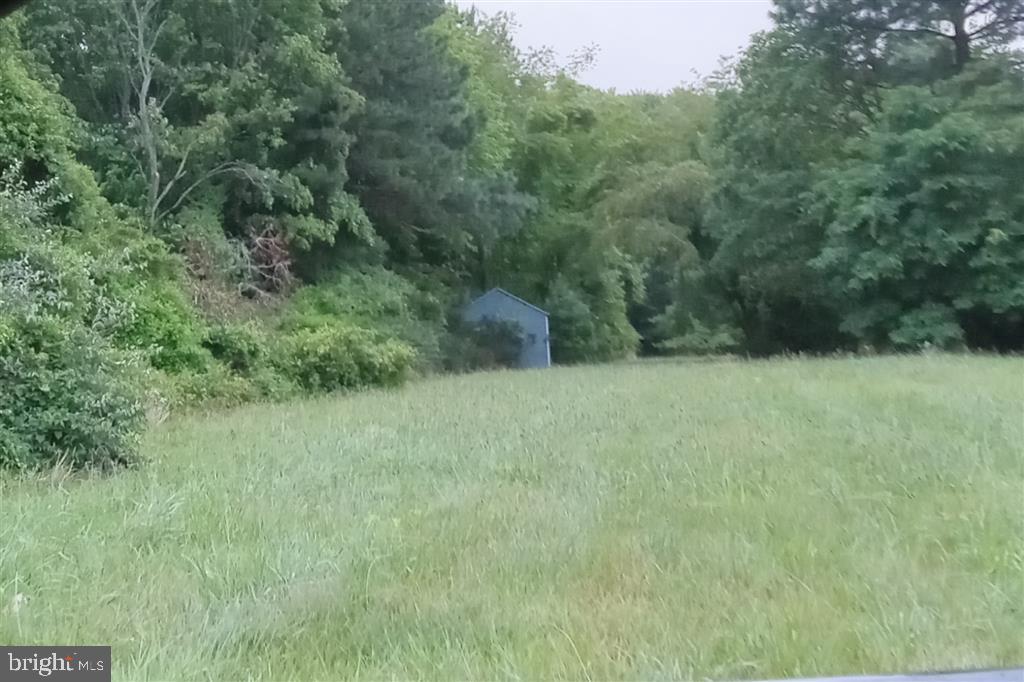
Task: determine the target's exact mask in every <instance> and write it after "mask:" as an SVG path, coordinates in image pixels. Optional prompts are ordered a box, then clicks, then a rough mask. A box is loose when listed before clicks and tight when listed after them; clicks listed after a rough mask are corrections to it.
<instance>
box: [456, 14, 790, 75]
mask: <svg viewBox="0 0 1024 682" xmlns="http://www.w3.org/2000/svg"><path fill="white" fill-rule="evenodd" d="M455 3H456V4H457V5H458V6H460V7H464V8H468V7H470V6H473V5H475V6H476V7H477V8H478V9H479V10H480V11H482V12H485V13H493V12H499V11H506V12H510V13H512V14H514V15H515V16H516V19H517V22H518V23H519V31H518V34H517V44H518V45H519V47H520V48H523V49H527V48H530V47H542V46H550V47H552V48H554V49H555V51H556V52H557V53H558V54H559V55H562V56H564V55H568V54H570V53H572V52H574V51H576V50H578V49H579V48H581V47H584V46H586V45H589V44H596V45H597V46H598V48H599V51H598V55H597V63H596V64H595V65H594V67H593V68H591V69H590V70H589V71H588V72H586V73H584V74H583V75H582V76H581V78H580V80H582V81H583V82H585V83H587V84H588V85H593V86H596V87H599V88H614V89H616V90H618V91H619V92H630V91H633V90H646V91H657V92H664V91H668V90H671V89H672V88H674V87H676V86H677V85H680V84H682V83H692V82H694V81H695V80H697V79H698V76H706V75H709V74H710V73H712V72H713V71H714V70H715V69H717V68H718V65H719V59H720V58H721V57H723V56H731V55H735V54H737V53H738V52H740V51H741V50H742V49H743V48H745V47H746V46H747V45H748V44H749V42H750V37H751V35H753V34H754V33H755V32H757V31H762V30H765V29H767V28H769V27H770V25H771V21H770V19H769V17H768V13H769V11H770V10H771V2H769V0H455Z"/></svg>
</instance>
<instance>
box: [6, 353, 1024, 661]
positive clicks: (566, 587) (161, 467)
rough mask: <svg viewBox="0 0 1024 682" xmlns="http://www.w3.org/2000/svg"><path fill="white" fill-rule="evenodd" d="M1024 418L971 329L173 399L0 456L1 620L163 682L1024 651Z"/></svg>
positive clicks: (18, 637) (1016, 380) (1011, 362)
mask: <svg viewBox="0 0 1024 682" xmlns="http://www.w3.org/2000/svg"><path fill="white" fill-rule="evenodd" d="M1022 443H1024V361H1022V360H1020V359H1014V358H985V357H973V358H971V357H951V356H928V357H917V358H879V359H861V360H780V361H772V362H749V363H743V362H728V361H720V362H709V363H671V362H659V363H642V364H635V365H629V364H627V365H616V366H605V367H582V368H572V369H558V370H552V371H546V372H521V373H497V374H482V375H474V376H467V377H455V378H442V379H436V380H431V381H425V382H422V383H419V384H416V385H412V386H410V387H408V388H406V389H404V390H401V391H398V392H391V393H389V392H375V393H368V394H363V395H358V396H352V397H348V398H334V399H324V400H320V401H311V402H302V403H295V404H289V405H284V406H258V407H252V408H247V409H242V410H237V411H233V412H229V413H222V414H211V415H209V416H193V417H189V418H183V419H179V420H175V421H173V422H171V423H168V424H165V425H163V426H161V427H159V428H157V429H155V430H154V431H153V432H152V433H151V434H150V435H149V436H148V437H147V439H146V442H145V451H146V453H147V454H148V457H149V459H150V461H149V463H148V464H147V465H146V466H145V467H143V468H141V469H140V470H137V471H131V472H124V473H120V474H118V475H116V476H113V477H108V478H102V477H92V478H84V479H83V478H72V479H61V477H59V476H54V477H36V478H31V479H25V478H20V479H16V478H12V477H11V476H7V477H6V479H0V496H2V497H0V500H2V502H0V504H2V508H0V642H18V643H78V644H83V643H90V644H107V643H109V644H112V645H113V647H114V665H115V676H116V677H119V678H122V679H160V680H165V679H210V680H226V679H264V680H270V679H273V680H279V679H319V680H324V679H342V678H363V679H380V678H436V679H451V678H466V679H470V678H471V679H552V678H571V679H587V680H607V679H623V678H628V679H644V680H648V679H666V678H704V677H708V678H716V679H724V678H732V679H736V678H758V677H777V676H797V675H812V674H839V673H857V672H887V671H907V670H925V669H948V668H968V667H981V666H1009V665H1019V664H1021V663H1024V639H1022V633H1024V611H1022V608H1024V453H1022ZM16 595H22V596H16ZM16 602H17V604H18V608H14V605H15V603H16Z"/></svg>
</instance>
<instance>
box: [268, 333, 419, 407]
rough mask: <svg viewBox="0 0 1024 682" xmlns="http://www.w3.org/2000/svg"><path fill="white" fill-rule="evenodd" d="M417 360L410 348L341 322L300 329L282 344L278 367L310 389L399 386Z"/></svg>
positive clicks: (293, 379)
mask: <svg viewBox="0 0 1024 682" xmlns="http://www.w3.org/2000/svg"><path fill="white" fill-rule="evenodd" d="M414 358H415V352H414V351H413V350H412V348H410V347H409V346H408V345H406V344H404V343H402V342H401V341H396V340H394V339H382V338H381V337H380V336H379V335H378V334H375V333H373V332H370V331H367V330H365V329H361V328H359V327H350V326H344V325H340V324H332V325H324V326H321V327H317V328H315V329H300V330H298V331H296V332H293V333H292V334H290V335H288V336H287V337H286V338H285V339H284V340H283V342H282V348H281V351H280V353H279V355H278V357H277V358H276V364H277V366H278V367H279V369H280V370H281V372H282V373H283V374H284V375H285V376H286V377H288V378H289V379H291V380H292V381H294V382H295V383H296V384H298V385H299V386H301V387H302V388H303V389H306V390H308V391H336V390H340V389H347V388H361V387H365V386H394V385H397V384H400V383H402V382H403V381H404V380H405V378H406V376H407V374H408V370H409V368H410V366H411V364H412V362H413V360H414Z"/></svg>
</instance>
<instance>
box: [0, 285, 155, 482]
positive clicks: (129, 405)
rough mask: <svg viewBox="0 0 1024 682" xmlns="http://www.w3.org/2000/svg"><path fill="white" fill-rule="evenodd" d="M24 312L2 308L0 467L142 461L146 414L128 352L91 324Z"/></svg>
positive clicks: (0, 342)
mask: <svg viewBox="0 0 1024 682" xmlns="http://www.w3.org/2000/svg"><path fill="white" fill-rule="evenodd" d="M0 294H2V292H0ZM2 302H3V301H0V303H2ZM0 308H2V306H0ZM25 313H26V311H25V310H24V309H20V310H19V309H14V310H12V309H11V308H7V310H5V311H3V312H0V395H2V396H3V400H2V401H0V467H6V468H19V469H37V468H41V467H46V466H52V465H53V464H56V463H58V462H63V463H66V464H68V465H70V466H73V467H76V468H77V467H83V466H109V465H112V464H128V463H131V462H133V461H135V459H136V456H137V450H136V445H137V435H138V433H139V431H140V430H141V428H142V426H143V421H144V417H143V408H142V402H141V393H140V392H139V391H138V390H137V388H136V386H137V384H136V382H135V378H134V377H133V376H132V375H131V371H130V368H129V365H128V363H127V360H126V358H125V357H124V356H123V355H121V354H119V353H117V352H116V351H113V350H111V349H110V348H109V347H107V346H106V345H105V344H104V343H103V342H102V340H101V339H100V338H99V337H97V336H96V335H95V334H93V333H91V332H90V331H89V330H87V329H85V328H84V327H81V326H78V325H72V324H69V323H68V322H67V321H65V320H60V319H57V318H55V317H52V316H36V315H31V314H25Z"/></svg>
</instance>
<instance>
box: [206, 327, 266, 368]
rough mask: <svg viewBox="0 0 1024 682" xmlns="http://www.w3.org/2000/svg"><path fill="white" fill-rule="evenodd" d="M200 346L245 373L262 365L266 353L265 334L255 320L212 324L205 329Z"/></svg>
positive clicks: (229, 365)
mask: <svg viewBox="0 0 1024 682" xmlns="http://www.w3.org/2000/svg"><path fill="white" fill-rule="evenodd" d="M203 346H204V347H205V348H206V349H207V350H208V351H210V353H211V354H212V355H213V357H215V358H216V359H218V360H220V361H221V362H223V363H224V364H225V365H227V366H228V367H230V368H231V369H232V370H233V371H235V372H238V373H239V374H244V375H249V374H252V373H253V372H255V371H256V370H257V369H259V368H260V367H262V365H263V363H264V362H266V361H267V357H268V355H269V353H268V350H267V337H266V334H265V333H264V332H263V330H262V329H260V327H259V325H257V324H256V323H254V322H245V323H242V324H219V325H214V326H213V327H211V328H210V329H209V330H207V332H206V340H205V341H204V342H203Z"/></svg>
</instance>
